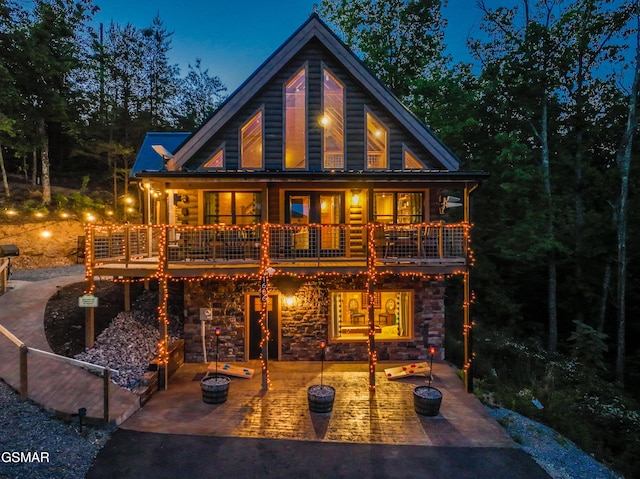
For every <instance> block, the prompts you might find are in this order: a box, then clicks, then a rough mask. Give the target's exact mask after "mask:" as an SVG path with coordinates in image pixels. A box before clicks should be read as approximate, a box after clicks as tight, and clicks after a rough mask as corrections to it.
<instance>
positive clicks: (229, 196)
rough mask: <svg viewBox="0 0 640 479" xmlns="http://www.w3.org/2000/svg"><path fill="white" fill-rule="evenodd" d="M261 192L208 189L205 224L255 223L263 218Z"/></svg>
mask: <svg viewBox="0 0 640 479" xmlns="http://www.w3.org/2000/svg"><path fill="white" fill-rule="evenodd" d="M261 209H262V208H261V202H260V193H256V192H231V191H207V192H205V193H204V224H207V225H214V224H225V225H254V224H258V223H260V219H261Z"/></svg>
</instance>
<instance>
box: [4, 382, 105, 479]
mask: <svg viewBox="0 0 640 479" xmlns="http://www.w3.org/2000/svg"><path fill="white" fill-rule="evenodd" d="M0 431H2V434H0V478H2V479H24V478H29V479H54V478H55V479H58V478H59V479H76V478H77V479H82V478H84V477H85V475H86V473H87V471H88V470H89V468H90V467H91V463H92V462H93V459H94V458H95V456H96V455H97V454H98V451H99V450H100V449H101V448H102V446H104V444H105V443H106V442H107V440H108V439H109V434H110V432H111V431H110V430H109V429H98V428H93V427H87V426H84V427H83V428H82V432H80V428H79V422H76V423H65V422H62V421H60V420H58V419H56V418H54V417H53V416H52V415H51V414H49V413H47V412H46V411H44V410H42V409H41V408H40V407H39V406H37V405H35V404H33V403H31V402H30V401H25V402H21V401H19V398H18V395H17V394H16V393H15V392H14V391H13V389H12V388H11V387H9V386H8V385H7V384H6V383H4V382H2V381H0ZM12 453H24V454H25V455H26V454H27V453H32V454H31V457H26V458H25V457H23V459H28V460H27V461H18V462H15V460H16V459H20V458H19V456H18V457H16V456H15V455H12ZM36 458H37V460H34V459H36Z"/></svg>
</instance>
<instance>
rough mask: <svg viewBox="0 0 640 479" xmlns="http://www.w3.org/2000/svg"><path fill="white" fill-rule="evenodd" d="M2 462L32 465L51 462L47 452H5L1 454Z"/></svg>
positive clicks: (0, 460)
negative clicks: (33, 463)
mask: <svg viewBox="0 0 640 479" xmlns="http://www.w3.org/2000/svg"><path fill="white" fill-rule="evenodd" d="M0 462H4V463H24V462H27V463H32V462H49V453H48V452H47V451H27V452H25V451H4V452H2V454H0Z"/></svg>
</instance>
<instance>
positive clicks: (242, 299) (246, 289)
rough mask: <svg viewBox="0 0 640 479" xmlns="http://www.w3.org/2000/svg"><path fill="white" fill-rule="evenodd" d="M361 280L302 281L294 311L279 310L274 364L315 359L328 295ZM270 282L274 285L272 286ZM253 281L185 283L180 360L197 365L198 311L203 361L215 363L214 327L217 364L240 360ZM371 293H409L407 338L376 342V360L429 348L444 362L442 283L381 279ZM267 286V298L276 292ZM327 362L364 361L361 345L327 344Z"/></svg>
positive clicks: (408, 356)
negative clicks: (203, 314)
mask: <svg viewBox="0 0 640 479" xmlns="http://www.w3.org/2000/svg"><path fill="white" fill-rule="evenodd" d="M365 281H366V280H365V278H364V276H345V277H339V276H337V277H335V278H333V277H322V278H319V279H314V280H311V281H307V282H303V283H302V285H301V286H300V288H299V290H298V292H297V293H296V294H295V298H296V304H295V305H294V306H287V305H285V304H281V305H280V308H279V310H280V317H279V321H280V334H281V337H280V359H281V360H282V361H297V360H304V361H309V360H319V359H320V350H319V347H318V345H319V342H320V340H322V339H327V338H328V334H329V332H328V327H329V292H330V291H345V290H361V291H364V290H365V288H366V283H365ZM274 283H275V281H274ZM258 288H259V284H258V282H257V281H233V280H205V281H200V282H188V283H186V284H185V288H184V295H185V325H184V338H185V360H186V361H187V362H202V361H203V360H204V355H203V351H202V335H201V327H202V326H201V321H200V308H211V310H212V319H211V321H206V322H205V346H206V349H207V360H208V361H213V360H214V359H215V347H216V344H215V342H216V338H215V333H214V329H215V327H220V328H221V335H220V358H219V360H220V361H223V362H227V361H228V362H231V361H246V360H247V359H248V358H247V357H246V356H245V350H246V347H245V346H246V345H245V342H246V339H245V336H246V335H245V331H246V328H247V325H246V324H245V309H246V295H247V294H249V293H253V294H256V293H257V292H258ZM376 289H377V290H380V289H381V290H385V289H386V290H396V289H398V290H409V289H411V290H413V291H414V294H413V301H414V313H413V339H412V340H407V341H384V342H383V341H376V345H375V346H376V351H377V354H378V359H379V360H392V361H414V360H422V359H427V357H428V350H429V346H435V347H436V348H437V356H436V358H440V359H442V358H444V334H445V331H444V282H443V281H442V280H429V279H421V278H411V277H393V276H390V277H384V278H381V280H380V283H379V284H378V285H377V288H376ZM277 292H278V291H277V289H276V288H275V287H273V286H272V287H271V288H270V291H269V293H270V294H274V293H277ZM326 359H327V360H328V361H367V359H368V355H367V343H366V341H353V342H336V341H333V342H332V341H330V340H329V341H328V347H327V350H326Z"/></svg>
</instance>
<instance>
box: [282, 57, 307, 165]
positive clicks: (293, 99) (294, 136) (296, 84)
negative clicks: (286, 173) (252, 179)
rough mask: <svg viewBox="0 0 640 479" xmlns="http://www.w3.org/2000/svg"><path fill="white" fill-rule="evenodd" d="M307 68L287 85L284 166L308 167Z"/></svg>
mask: <svg viewBox="0 0 640 479" xmlns="http://www.w3.org/2000/svg"><path fill="white" fill-rule="evenodd" d="M306 77H307V75H306V72H305V69H302V70H300V71H299V72H298V73H297V74H296V76H295V77H293V79H292V80H291V81H290V82H289V83H287V85H286V87H285V97H286V102H285V104H286V106H285V117H284V121H285V137H284V142H285V148H284V149H285V151H284V167H285V168H286V169H301V168H306V167H307V141H306V138H307V113H306V112H307V84H306Z"/></svg>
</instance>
